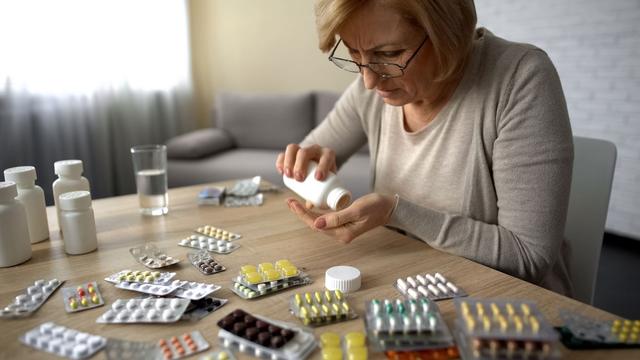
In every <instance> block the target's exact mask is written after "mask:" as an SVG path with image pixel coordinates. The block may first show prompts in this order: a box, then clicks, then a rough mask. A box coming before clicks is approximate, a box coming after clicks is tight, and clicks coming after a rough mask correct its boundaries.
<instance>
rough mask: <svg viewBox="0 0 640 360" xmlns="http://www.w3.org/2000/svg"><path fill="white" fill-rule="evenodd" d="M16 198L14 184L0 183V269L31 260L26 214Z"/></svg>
mask: <svg viewBox="0 0 640 360" xmlns="http://www.w3.org/2000/svg"><path fill="white" fill-rule="evenodd" d="M17 196H18V188H17V187H16V183H14V182H13V181H2V182H0V267H8V266H13V265H18V264H20V263H23V262H25V261H27V260H29V259H30V258H31V241H30V239H29V225H28V224H27V212H26V210H25V209H24V206H23V205H22V203H21V202H20V201H18V200H16V197H17Z"/></svg>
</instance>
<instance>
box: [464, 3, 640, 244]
mask: <svg viewBox="0 0 640 360" xmlns="http://www.w3.org/2000/svg"><path fill="white" fill-rule="evenodd" d="M476 8H477V12H478V23H479V26H485V27H487V28H488V29H489V30H491V31H492V32H493V33H494V34H496V35H498V36H501V37H504V38H507V39H509V40H514V41H521V42H528V43H532V44H534V45H537V46H539V47H540V48H542V49H544V50H546V51H547V53H548V54H549V56H550V57H551V59H552V61H553V62H554V64H555V65H556V68H557V69H558V72H559V74H560V79H561V80H562V85H563V88H564V91H565V96H566V98H567V105H568V108H569V115H570V117H571V125H572V127H573V133H574V135H580V136H586V137H593V138H600V139H606V140H610V141H612V142H613V143H615V144H616V146H617V148H618V162H617V166H616V171H615V175H614V183H613V191H612V194H611V203H610V206H609V215H608V219H607V228H608V229H609V230H612V231H614V232H618V233H621V234H625V235H630V236H632V237H634V238H636V239H640V0H612V1H602V0H561V1H558V0H535V1H530V0H511V1H504V0H476Z"/></svg>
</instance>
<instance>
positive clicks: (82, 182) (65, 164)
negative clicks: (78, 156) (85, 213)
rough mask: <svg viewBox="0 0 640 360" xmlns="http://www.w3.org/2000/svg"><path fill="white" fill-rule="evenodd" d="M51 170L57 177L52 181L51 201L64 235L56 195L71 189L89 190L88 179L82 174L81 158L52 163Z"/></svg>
mask: <svg viewBox="0 0 640 360" xmlns="http://www.w3.org/2000/svg"><path fill="white" fill-rule="evenodd" d="M53 170H54V172H55V174H56V175H58V179H56V181H54V182H53V202H54V204H55V205H56V213H57V214H58V226H59V227H60V231H61V232H62V234H63V236H64V230H62V225H61V221H60V206H59V205H58V197H59V196H60V195H61V194H64V193H67V192H71V191H90V189H89V180H87V179H86V178H85V177H84V176H82V171H83V170H84V169H83V167H82V160H61V161H56V162H55V163H54V164H53Z"/></svg>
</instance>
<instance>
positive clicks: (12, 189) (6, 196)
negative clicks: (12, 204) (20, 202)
mask: <svg viewBox="0 0 640 360" xmlns="http://www.w3.org/2000/svg"><path fill="white" fill-rule="evenodd" d="M16 196H18V187H17V186H16V183H14V182H13V181H0V202H6V201H9V200H13V199H15V198H16Z"/></svg>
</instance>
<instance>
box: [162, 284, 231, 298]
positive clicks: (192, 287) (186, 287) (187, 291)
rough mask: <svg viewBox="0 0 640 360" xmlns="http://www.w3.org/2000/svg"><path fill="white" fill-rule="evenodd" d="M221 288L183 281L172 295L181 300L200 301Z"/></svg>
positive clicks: (214, 285)
mask: <svg viewBox="0 0 640 360" xmlns="http://www.w3.org/2000/svg"><path fill="white" fill-rule="evenodd" d="M220 288H221V286H220V285H216V284H206V283H198V282H193V281H191V282H187V281H184V282H183V284H182V286H181V287H180V288H179V289H177V290H176V291H175V292H174V293H173V295H174V296H177V297H179V298H183V299H189V300H200V299H202V298H204V297H205V296H207V295H209V294H211V293H213V292H215V291H218V290H220Z"/></svg>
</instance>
